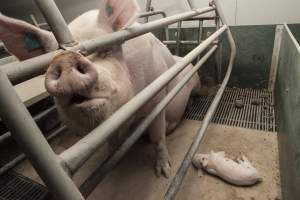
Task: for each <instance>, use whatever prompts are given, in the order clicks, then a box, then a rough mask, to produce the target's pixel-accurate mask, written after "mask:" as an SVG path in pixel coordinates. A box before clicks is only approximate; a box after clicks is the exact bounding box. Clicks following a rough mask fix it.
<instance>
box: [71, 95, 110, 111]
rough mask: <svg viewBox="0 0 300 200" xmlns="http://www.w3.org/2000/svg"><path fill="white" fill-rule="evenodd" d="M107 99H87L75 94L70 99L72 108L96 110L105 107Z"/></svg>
mask: <svg viewBox="0 0 300 200" xmlns="http://www.w3.org/2000/svg"><path fill="white" fill-rule="evenodd" d="M106 100H107V98H104V97H87V96H84V95H80V94H74V95H73V96H72V97H71V99H70V102H69V104H70V106H74V107H77V108H81V109H96V108H97V107H99V106H101V105H103V104H104V103H105V101H106Z"/></svg>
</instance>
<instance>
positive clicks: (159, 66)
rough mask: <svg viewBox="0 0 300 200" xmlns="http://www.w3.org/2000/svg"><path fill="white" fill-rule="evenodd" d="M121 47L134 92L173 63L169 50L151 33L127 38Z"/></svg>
mask: <svg viewBox="0 0 300 200" xmlns="http://www.w3.org/2000/svg"><path fill="white" fill-rule="evenodd" d="M122 48H123V56H124V59H125V62H126V64H127V67H128V70H129V73H130V75H131V81H132V83H133V86H134V90H135V91H136V93H138V92H139V91H141V90H142V89H143V88H145V87H146V86H147V85H148V84H150V83H151V82H152V81H154V80H155V79H156V78H157V77H159V76H160V75H161V74H162V73H164V72H165V71H166V70H168V69H169V68H170V67H171V66H172V65H174V64H175V60H174V58H173V56H172V54H171V52H170V51H169V50H168V48H167V47H166V46H165V45H164V44H162V43H161V42H160V41H159V40H158V39H157V38H156V37H155V36H154V35H153V34H152V33H147V34H144V35H142V36H139V37H136V38H134V39H131V40H128V41H127V42H125V43H124V44H123V46H122Z"/></svg>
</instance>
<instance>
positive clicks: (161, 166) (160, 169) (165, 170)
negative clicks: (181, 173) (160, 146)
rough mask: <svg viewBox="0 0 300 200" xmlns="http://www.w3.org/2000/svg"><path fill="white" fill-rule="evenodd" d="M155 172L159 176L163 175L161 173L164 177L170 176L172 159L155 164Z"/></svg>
mask: <svg viewBox="0 0 300 200" xmlns="http://www.w3.org/2000/svg"><path fill="white" fill-rule="evenodd" d="M155 174H156V176H157V177H161V175H163V176H164V177H166V178H169V177H170V175H171V163H170V161H162V160H159V161H157V163H156V166H155Z"/></svg>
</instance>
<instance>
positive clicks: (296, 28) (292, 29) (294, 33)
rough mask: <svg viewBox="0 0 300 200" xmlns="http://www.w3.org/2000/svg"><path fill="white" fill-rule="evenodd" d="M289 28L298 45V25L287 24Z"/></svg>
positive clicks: (299, 31)
mask: <svg viewBox="0 0 300 200" xmlns="http://www.w3.org/2000/svg"><path fill="white" fill-rule="evenodd" d="M289 28H290V30H291V31H292V33H293V35H294V36H295V38H296V40H297V41H298V43H300V24H289Z"/></svg>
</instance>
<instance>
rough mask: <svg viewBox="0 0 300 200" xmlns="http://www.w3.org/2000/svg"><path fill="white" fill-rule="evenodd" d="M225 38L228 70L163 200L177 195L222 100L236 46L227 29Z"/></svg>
mask: <svg viewBox="0 0 300 200" xmlns="http://www.w3.org/2000/svg"><path fill="white" fill-rule="evenodd" d="M214 3H215V5H216V9H217V11H218V13H219V15H220V18H221V20H222V22H223V24H227V23H226V20H225V17H224V14H223V12H222V10H221V9H220V4H219V0H214ZM227 38H228V41H229V45H230V49H231V55H230V60H229V65H228V69H227V72H226V75H225V78H224V80H223V82H222V84H221V86H220V88H219V90H218V92H217V94H216V95H215V97H214V100H213V102H212V103H211V105H210V106H209V109H208V111H207V113H206V114H205V116H204V119H203V122H202V125H201V128H200V129H199V130H198V132H197V134H196V136H195V138H194V140H193V143H192V145H191V146H190V148H189V150H188V152H187V153H186V155H185V157H184V160H183V162H182V163H181V165H180V167H179V169H178V171H177V172H176V175H175V177H174V178H173V180H172V182H171V185H170V186H169V189H168V191H167V192H166V194H165V197H164V199H165V200H173V199H175V197H176V194H177V192H178V190H179V188H180V186H181V184H182V181H183V179H184V177H185V175H186V173H187V170H188V168H189V166H190V164H191V162H192V159H193V157H194V155H195V154H196V152H197V150H198V148H199V146H200V143H201V141H202V138H203V136H204V134H205V131H206V130H207V127H208V125H209V123H210V121H211V119H212V117H213V115H214V113H215V111H216V109H217V107H218V105H219V102H220V100H221V98H222V95H223V93H224V91H225V88H226V85H227V83H228V81H229V78H230V75H231V71H232V68H233V64H234V60H235V56H236V46H235V43H234V39H233V37H232V34H231V32H230V29H227Z"/></svg>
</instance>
